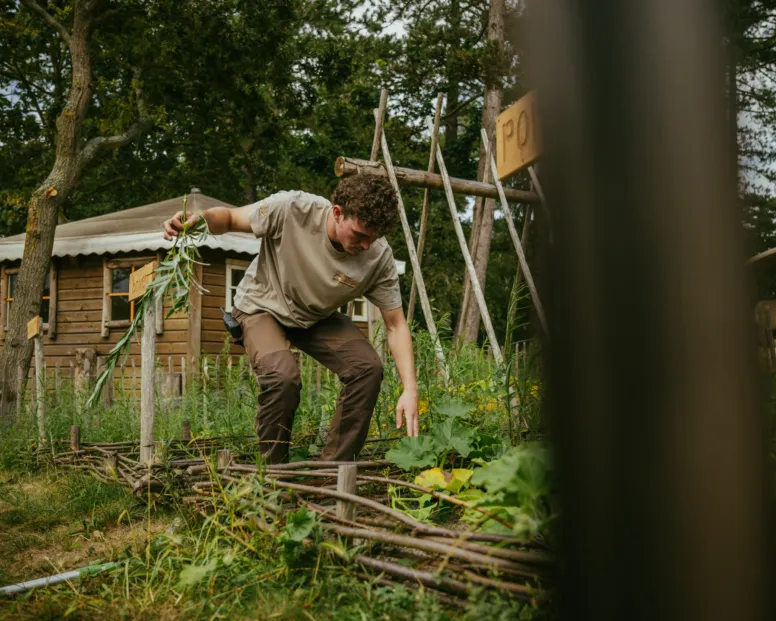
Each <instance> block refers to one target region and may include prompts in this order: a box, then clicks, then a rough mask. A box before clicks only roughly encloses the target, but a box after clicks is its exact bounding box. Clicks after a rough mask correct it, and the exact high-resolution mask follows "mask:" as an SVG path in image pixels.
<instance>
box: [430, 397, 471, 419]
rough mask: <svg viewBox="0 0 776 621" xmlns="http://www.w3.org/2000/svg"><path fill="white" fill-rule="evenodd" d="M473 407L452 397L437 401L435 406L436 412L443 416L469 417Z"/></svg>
mask: <svg viewBox="0 0 776 621" xmlns="http://www.w3.org/2000/svg"><path fill="white" fill-rule="evenodd" d="M472 409H473V407H472V406H471V405H470V404H468V403H464V402H462V401H456V400H452V399H449V400H448V399H446V400H443V401H440V402H439V403H435V404H434V407H433V411H434V414H435V415H437V416H440V417H441V418H445V419H447V418H468V417H469V412H471V411H472Z"/></svg>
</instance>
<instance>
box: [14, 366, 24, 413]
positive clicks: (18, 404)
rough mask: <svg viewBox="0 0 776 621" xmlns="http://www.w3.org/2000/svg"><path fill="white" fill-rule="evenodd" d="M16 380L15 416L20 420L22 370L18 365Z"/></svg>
mask: <svg viewBox="0 0 776 621" xmlns="http://www.w3.org/2000/svg"><path fill="white" fill-rule="evenodd" d="M16 377H17V378H18V389H17V390H16V415H17V416H18V417H19V418H20V419H21V416H22V413H23V411H22V408H23V407H24V369H23V368H22V366H21V365H19V369H18V371H17V373H16Z"/></svg>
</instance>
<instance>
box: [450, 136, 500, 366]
mask: <svg viewBox="0 0 776 621" xmlns="http://www.w3.org/2000/svg"><path fill="white" fill-rule="evenodd" d="M437 162H438V164H439V171H440V172H441V173H442V179H444V184H445V196H447V205H448V207H450V215H451V216H452V218H453V226H454V227H455V234H456V236H457V237H458V244H459V245H460V247H461V253H463V259H464V261H465V262H466V269H467V270H468V271H469V280H470V281H471V287H472V291H473V292H474V297H475V298H476V299H477V306H478V307H479V309H480V315H481V316H482V323H484V324H485V332H486V333H487V335H488V340H489V341H490V345H491V347H492V348H493V356H494V358H495V359H496V364H498V365H501V364H503V362H504V357H503V356H502V355H501V348H500V347H499V344H498V341H497V340H496V333H495V331H494V330H493V324H492V323H491V321H490V313H488V307H487V305H486V304H485V296H484V295H483V294H482V287H480V280H479V278H477V272H476V270H475V269H474V263H472V256H471V254H470V253H469V246H467V245H466V237H465V236H464V234H463V229H462V228H461V221H460V220H459V219H458V208H457V207H456V206H455V198H454V197H453V190H452V188H451V187H450V181H449V177H448V176H447V167H446V166H445V160H444V157H443V156H442V149H441V148H440V147H439V145H437Z"/></svg>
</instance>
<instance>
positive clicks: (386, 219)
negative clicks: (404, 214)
mask: <svg viewBox="0 0 776 621" xmlns="http://www.w3.org/2000/svg"><path fill="white" fill-rule="evenodd" d="M331 202H332V204H333V205H339V206H340V207H342V213H343V214H344V215H345V217H346V218H349V217H351V216H354V217H356V218H358V220H360V221H361V223H362V224H363V225H364V226H365V227H366V228H367V229H369V230H370V231H374V232H375V233H376V234H377V235H379V236H380V237H382V236H383V235H385V234H386V233H388V232H389V231H390V230H391V229H392V228H393V227H394V225H395V224H396V220H398V218H399V208H398V201H397V200H396V193H395V192H394V191H393V187H391V184H390V183H389V182H388V180H386V179H383V178H382V177H376V176H374V175H367V174H364V173H359V174H357V175H353V176H352V177H346V178H345V179H343V180H342V181H340V182H339V185H338V186H337V188H336V189H335V190H334V194H332V195H331Z"/></svg>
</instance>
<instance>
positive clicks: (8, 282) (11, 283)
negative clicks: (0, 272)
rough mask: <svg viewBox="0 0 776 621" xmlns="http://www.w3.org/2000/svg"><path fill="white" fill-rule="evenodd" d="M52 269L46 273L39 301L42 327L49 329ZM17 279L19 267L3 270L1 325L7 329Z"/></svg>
mask: <svg viewBox="0 0 776 621" xmlns="http://www.w3.org/2000/svg"><path fill="white" fill-rule="evenodd" d="M52 272H53V269H50V270H49V271H48V273H47V274H46V282H45V283H44V285H43V297H42V298H41V301H40V319H41V323H42V324H43V329H44V330H48V329H49V314H50V311H51V280H52ZM18 281H19V268H18V267H17V268H13V269H7V270H5V282H4V283H3V285H4V288H5V294H4V299H3V325H4V327H5V329H6V330H7V329H8V320H9V318H10V316H11V305H12V304H13V303H14V299H15V298H16V287H17V283H18Z"/></svg>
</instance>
